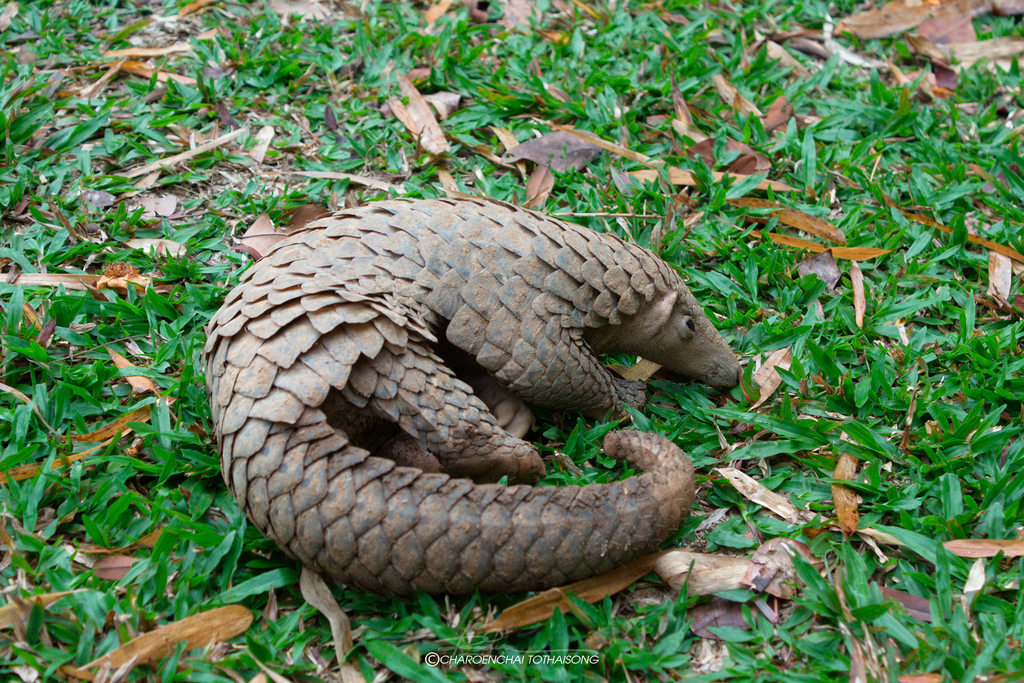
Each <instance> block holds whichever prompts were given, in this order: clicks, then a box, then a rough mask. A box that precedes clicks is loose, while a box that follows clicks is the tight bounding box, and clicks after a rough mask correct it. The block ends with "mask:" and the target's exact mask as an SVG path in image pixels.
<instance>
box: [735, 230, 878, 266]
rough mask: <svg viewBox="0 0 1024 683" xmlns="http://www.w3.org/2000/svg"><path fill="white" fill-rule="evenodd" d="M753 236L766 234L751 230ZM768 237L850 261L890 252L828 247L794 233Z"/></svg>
mask: <svg viewBox="0 0 1024 683" xmlns="http://www.w3.org/2000/svg"><path fill="white" fill-rule="evenodd" d="M750 234H751V236H753V237H759V238H763V237H764V236H765V235H764V234H763V233H761V232H759V231H757V230H752V231H751V233H750ZM767 237H768V239H770V240H771V241H772V242H776V243H777V244H783V245H785V246H787V247H796V248H798V249H808V250H810V251H814V252H819V253H820V252H823V251H826V250H827V251H831V252H832V257H833V258H840V259H847V260H850V261H866V260H868V259H873V258H876V257H878V256H882V255H883V254H888V253H889V251H890V250H889V249H876V248H874V247H826V246H825V245H823V244H818V243H817V242H811V241H810V240H805V239H803V238H800V237H794V236H793V235H784V234H782V233H777V232H770V233H768V235H767Z"/></svg>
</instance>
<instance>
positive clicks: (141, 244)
mask: <svg viewBox="0 0 1024 683" xmlns="http://www.w3.org/2000/svg"><path fill="white" fill-rule="evenodd" d="M124 244H125V246H126V247H131V248H132V249H139V250H141V251H144V252H146V253H148V254H153V255H155V256H169V257H171V258H181V257H182V256H184V255H185V254H187V253H188V247H186V246H185V245H184V244H182V243H181V242H175V241H174V240H168V239H162V238H161V239H156V238H152V237H135V238H132V239H130V240H128V241H127V242H125V243H124Z"/></svg>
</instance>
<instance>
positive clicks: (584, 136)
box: [544, 121, 663, 168]
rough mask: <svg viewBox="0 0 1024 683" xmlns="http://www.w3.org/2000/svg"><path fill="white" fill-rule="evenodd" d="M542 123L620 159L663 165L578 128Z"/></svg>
mask: <svg viewBox="0 0 1024 683" xmlns="http://www.w3.org/2000/svg"><path fill="white" fill-rule="evenodd" d="M544 123H545V124H547V125H548V126H550V127H552V128H554V129H555V130H557V131H561V132H563V133H568V134H569V135H572V136H574V137H577V138H579V139H580V140H582V141H583V142H589V143H591V144H594V145H597V146H598V147H600V148H602V149H606V150H608V151H609V152H611V153H613V154H618V155H619V156H621V157H625V158H626V159H631V160H632V161H636V162H639V163H641V164H645V165H647V166H650V167H651V168H658V167H660V166H662V165H663V164H662V162H661V161H658V160H655V159H651V157H649V156H647V155H646V154H641V153H640V152H634V151H633V150H631V149H629V148H628V147H623V146H622V145H620V144H617V143H614V142H611V141H610V140H605V139H604V138H602V137H601V136H599V135H595V134H594V133H591V132H590V131H589V130H580V129H579V128H573V127H572V126H562V125H560V124H557V123H552V122H551V121H544Z"/></svg>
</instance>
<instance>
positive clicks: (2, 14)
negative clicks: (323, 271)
mask: <svg viewBox="0 0 1024 683" xmlns="http://www.w3.org/2000/svg"><path fill="white" fill-rule="evenodd" d="M16 16H18V3H17V2H15V1H14V0H11V2H9V3H7V4H6V5H4V8H3V9H2V10H0V31H6V30H7V29H9V28H10V27H11V19H13V18H14V17H16Z"/></svg>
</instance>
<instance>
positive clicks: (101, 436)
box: [71, 397, 174, 456]
mask: <svg viewBox="0 0 1024 683" xmlns="http://www.w3.org/2000/svg"><path fill="white" fill-rule="evenodd" d="M157 400H158V401H167V403H168V405H170V404H171V403H173V401H174V399H173V398H170V397H167V398H160V399H157ZM152 407H153V404H149V405H144V406H142V407H141V408H136V409H135V410H133V411H131V412H128V413H125V414H124V415H122V416H121V417H119V418H117V419H116V420H114V421H113V422H111V423H110V424H108V425H106V426H103V427H100V428H99V429H96V430H93V431H91V432H89V433H88V434H82V435H80V436H74V435H72V437H71V438H73V439H74V440H75V441H79V442H84V443H95V442H97V441H106V440H107V439H112V438H113V437H115V436H117V435H118V434H120V435H121V436H127V435H128V434H130V433H131V432H132V428H131V427H129V426H128V423H129V422H149V418H150V411H151V409H152ZM76 455H79V456H80V455H81V454H76Z"/></svg>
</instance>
